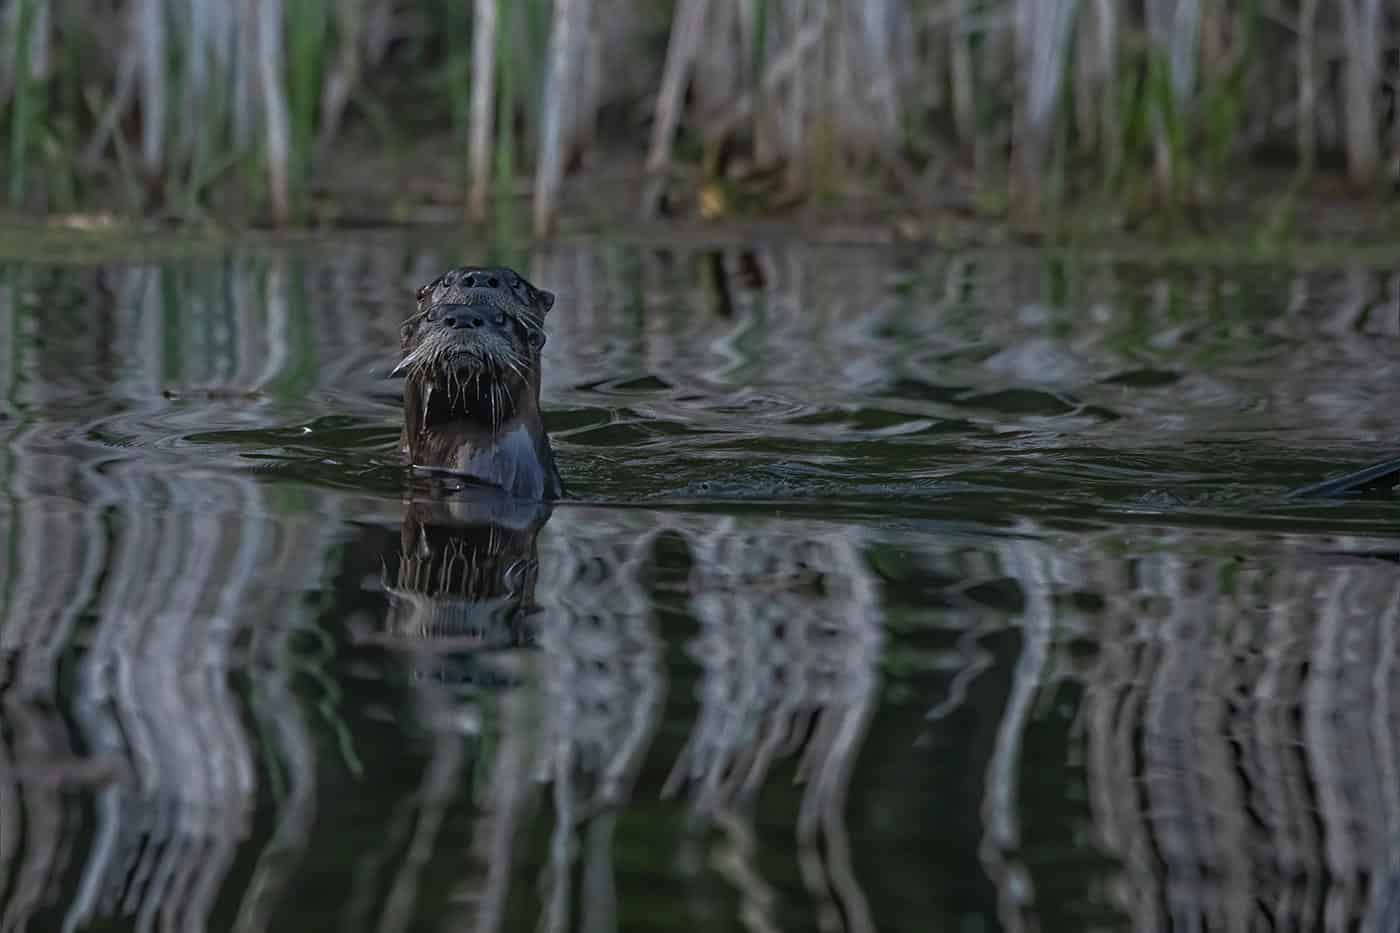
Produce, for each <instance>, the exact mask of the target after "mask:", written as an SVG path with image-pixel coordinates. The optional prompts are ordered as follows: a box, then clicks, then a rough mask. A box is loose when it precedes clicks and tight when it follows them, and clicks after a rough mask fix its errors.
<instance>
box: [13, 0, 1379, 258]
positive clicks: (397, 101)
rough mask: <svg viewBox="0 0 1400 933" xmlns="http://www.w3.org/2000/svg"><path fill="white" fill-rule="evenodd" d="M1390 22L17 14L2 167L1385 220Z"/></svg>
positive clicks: (48, 194)
mask: <svg viewBox="0 0 1400 933" xmlns="http://www.w3.org/2000/svg"><path fill="white" fill-rule="evenodd" d="M1397 6H1398V5H1397V4H1396V3H1395V2H1393V0H1330V2H1326V3H1323V2H1321V0H0V45H2V46H3V52H0V125H3V127H4V135H3V139H4V145H3V151H0V167H2V168H3V179H4V186H5V198H6V199H7V202H8V204H9V205H10V207H11V208H12V209H16V210H19V211H24V212H37V213H43V212H76V211H96V210H102V211H110V212H115V213H118V214H124V215H136V216H151V215H155V216H160V217H166V218H174V219H178V220H184V221H188V220H209V219H214V218H217V219H218V220H220V221H227V222H273V223H280V224H287V223H306V222H315V221H321V222H325V221H334V220H337V219H339V220H342V221H344V220H345V219H346V217H347V214H349V215H353V214H354V213H355V209H354V205H355V204H356V203H360V204H363V203H367V202H368V201H370V200H373V197H372V195H371V193H370V192H373V191H374V190H376V189H378V190H379V191H380V192H381V193H387V194H386V196H388V197H389V199H390V200H391V201H392V200H393V197H394V196H397V197H398V198H399V199H400V200H404V199H407V200H408V201H409V202H411V203H417V204H420V205H421V204H423V203H427V202H431V203H433V204H435V205H436V206H437V208H438V211H439V216H440V215H443V214H446V213H447V212H448V211H451V212H452V214H453V216H461V214H462V212H465V213H466V215H467V216H469V217H472V218H477V219H479V218H483V217H485V216H486V215H487V214H488V213H490V212H491V211H492V209H493V207H498V206H499V204H500V203H501V199H503V198H506V199H514V198H518V197H519V196H521V195H529V196H530V197H531V203H532V204H533V223H534V227H535V229H536V231H537V232H547V231H548V230H549V229H550V228H551V227H552V226H553V224H554V223H555V219H556V217H557V215H558V213H559V210H560V203H561V198H562V197H563V195H564V193H565V192H566V186H565V184H564V182H565V180H566V176H576V177H579V178H584V177H594V176H597V175H598V174H600V173H601V174H603V175H608V173H611V177H614V178H622V179H625V180H626V181H625V182H624V183H623V190H625V191H627V192H629V194H631V195H632V197H631V198H630V200H632V201H635V210H636V211H638V212H640V213H641V214H642V215H656V214H658V213H665V212H670V213H683V214H699V215H702V216H716V215H723V214H728V213H771V212H775V211H780V210H782V209H784V208H786V207H788V206H790V205H793V204H797V203H802V202H810V201H813V200H816V201H821V202H823V203H837V204H845V203H854V202H858V201H860V199H861V198H862V197H864V198H865V199H866V203H872V202H871V197H872V196H874V197H886V198H889V197H894V198H898V199H899V203H901V204H904V205H908V206H910V207H911V208H915V209H917V208H919V207H920V206H923V207H928V208H936V207H937V206H939V205H941V204H946V203H947V202H948V200H949V199H950V198H954V199H961V202H960V203H963V204H966V205H970V206H971V207H972V208H973V209H974V210H977V211H980V212H983V213H989V212H990V213H1000V212H1004V211H1006V210H1008V209H1014V210H1016V211H1018V212H1021V213H1022V214H1024V215H1026V216H1043V215H1045V214H1047V213H1052V212H1054V211H1055V210H1056V209H1058V208H1059V207H1061V206H1062V205H1064V204H1066V203H1068V202H1069V200H1070V199H1074V200H1075V201H1076V202H1079V203H1083V202H1084V201H1085V200H1086V199H1087V200H1090V201H1093V202H1095V203H1102V204H1105V205H1114V206H1115V207H1114V209H1115V210H1116V209H1119V208H1121V207H1122V206H1124V205H1128V206H1132V205H1137V206H1140V207H1142V206H1146V207H1148V208H1150V209H1154V210H1155V209H1156V208H1159V207H1161V206H1163V205H1168V206H1172V207H1197V208H1200V207H1204V208H1209V207H1210V206H1212V205H1216V204H1219V203H1221V202H1222V198H1224V197H1225V196H1226V194H1227V192H1228V189H1229V185H1230V182H1231V181H1232V180H1233V179H1234V178H1236V177H1237V175H1236V173H1237V172H1238V171H1239V170H1240V169H1242V168H1250V169H1260V170H1269V171H1272V172H1274V173H1275V176H1277V172H1278V170H1280V169H1281V170H1283V172H1284V174H1283V176H1282V177H1283V178H1284V179H1285V180H1286V182H1287V183H1286V184H1285V185H1284V186H1283V187H1284V188H1285V190H1288V189H1291V187H1292V186H1293V185H1296V184H1297V183H1298V182H1301V181H1304V180H1307V179H1312V178H1317V177H1319V176H1322V177H1325V178H1327V179H1328V180H1329V182H1330V181H1331V180H1333V179H1337V180H1341V181H1344V182H1345V185H1346V188H1347V189H1348V190H1351V191H1359V192H1362V193H1364V194H1365V195H1366V196H1367V197H1368V198H1369V197H1371V196H1373V195H1388V194H1389V191H1390V189H1391V188H1392V187H1393V183H1394V181H1395V179H1396V176H1397V169H1398V168H1400V123H1398V122H1397V121H1396V119H1395V84H1394V81H1395V76H1396V73H1397V69H1400V45H1398V44H1397V42H1396V38H1397V31H1396V28H1397V22H1398V21H1400V16H1397V13H1400V9H1397ZM590 173H591V174H590ZM643 179H644V180H645V184H643V183H642V181H643ZM1289 180H1291V181H1289ZM575 187H587V186H575ZM590 190H592V191H594V192H595V196H601V195H599V194H598V192H602V191H604V190H607V189H606V187H605V186H593V187H591V188H590ZM410 195H411V196H410ZM415 199H416V200H415ZM347 204H348V205H349V207H347ZM422 215H423V214H422V212H419V216H422Z"/></svg>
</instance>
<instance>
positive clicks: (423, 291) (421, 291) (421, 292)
mask: <svg viewBox="0 0 1400 933" xmlns="http://www.w3.org/2000/svg"><path fill="white" fill-rule="evenodd" d="M428 288H429V286H427V285H419V286H418V291H417V293H416V294H417V298H418V300H419V301H422V300H423V299H424V298H427V297H428Z"/></svg>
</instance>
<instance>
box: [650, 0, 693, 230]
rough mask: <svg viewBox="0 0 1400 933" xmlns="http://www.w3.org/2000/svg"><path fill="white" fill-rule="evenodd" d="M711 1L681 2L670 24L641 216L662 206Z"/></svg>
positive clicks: (684, 0)
mask: <svg viewBox="0 0 1400 933" xmlns="http://www.w3.org/2000/svg"><path fill="white" fill-rule="evenodd" d="M708 9H709V0H680V2H679V5H678V6H677V9H676V14H675V19H673V20H672V21H671V38H670V41H669V43H668V44H667V46H666V67H665V70H664V72H663V73H662V77H661V90H660V91H659V92H658V94H657V97H656V122H655V123H654V124H653V125H652V132H651V146H650V148H649V149H648V150H647V161H646V171H647V175H648V176H650V177H649V180H648V183H647V192H646V194H645V195H644V197H643V199H642V215H643V216H644V217H650V216H653V215H654V214H655V213H656V209H657V207H658V206H659V202H660V197H661V193H662V189H663V187H664V185H665V179H664V178H663V177H662V176H663V175H664V174H665V173H666V172H667V171H668V170H669V168H670V164H671V144H672V142H673V140H674V139H675V135H676V126H677V125H678V124H679V123H680V118H681V103H682V98H683V96H684V94H685V88H686V85H687V83H689V81H690V73H691V69H692V68H693V67H694V64H695V55H696V52H697V51H698V50H699V46H700V40H701V39H702V38H704V26H705V17H706V14H707V12H708Z"/></svg>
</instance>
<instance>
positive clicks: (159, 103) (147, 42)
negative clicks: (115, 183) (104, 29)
mask: <svg viewBox="0 0 1400 933" xmlns="http://www.w3.org/2000/svg"><path fill="white" fill-rule="evenodd" d="M161 6H162V3H161V0H136V2H135V3H133V4H132V6H131V17H132V32H133V33H135V47H136V56H137V61H138V62H139V69H140V76H141V168H142V169H143V171H144V172H145V173H146V177H147V179H148V180H150V179H153V178H156V177H158V176H159V175H160V173H161V169H162V168H163V167H164V164H165V145H164V143H165V89H166V81H165V56H166V48H165V11H164V10H163V9H161Z"/></svg>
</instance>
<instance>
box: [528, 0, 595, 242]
mask: <svg viewBox="0 0 1400 933" xmlns="http://www.w3.org/2000/svg"><path fill="white" fill-rule="evenodd" d="M589 6H590V3H589V0H554V28H553V30H552V31H551V33H550V40H549V74H548V76H547V79H546V82H547V83H546V84H545V93H544V118H543V121H542V123H543V125H542V126H541V128H540V153H539V157H538V158H537V159H536V166H535V204H534V229H535V235H536V236H545V235H546V234H548V233H549V232H550V230H551V229H552V228H553V226H554V218H555V214H556V213H557V210H558V206H559V204H558V202H559V187H560V184H561V183H562V181H563V178H564V132H565V130H564V120H565V112H564V111H565V107H567V106H568V105H569V104H571V103H577V101H576V99H574V98H573V97H572V95H571V94H570V93H569V91H570V89H571V88H574V87H576V86H577V81H578V78H579V71H580V69H579V59H580V57H581V53H582V51H583V50H582V49H581V48H580V45H581V43H584V42H586V41H587V38H588V36H587V31H588V27H587V24H588V20H589V18H590V11H589ZM575 117H576V115H575Z"/></svg>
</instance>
